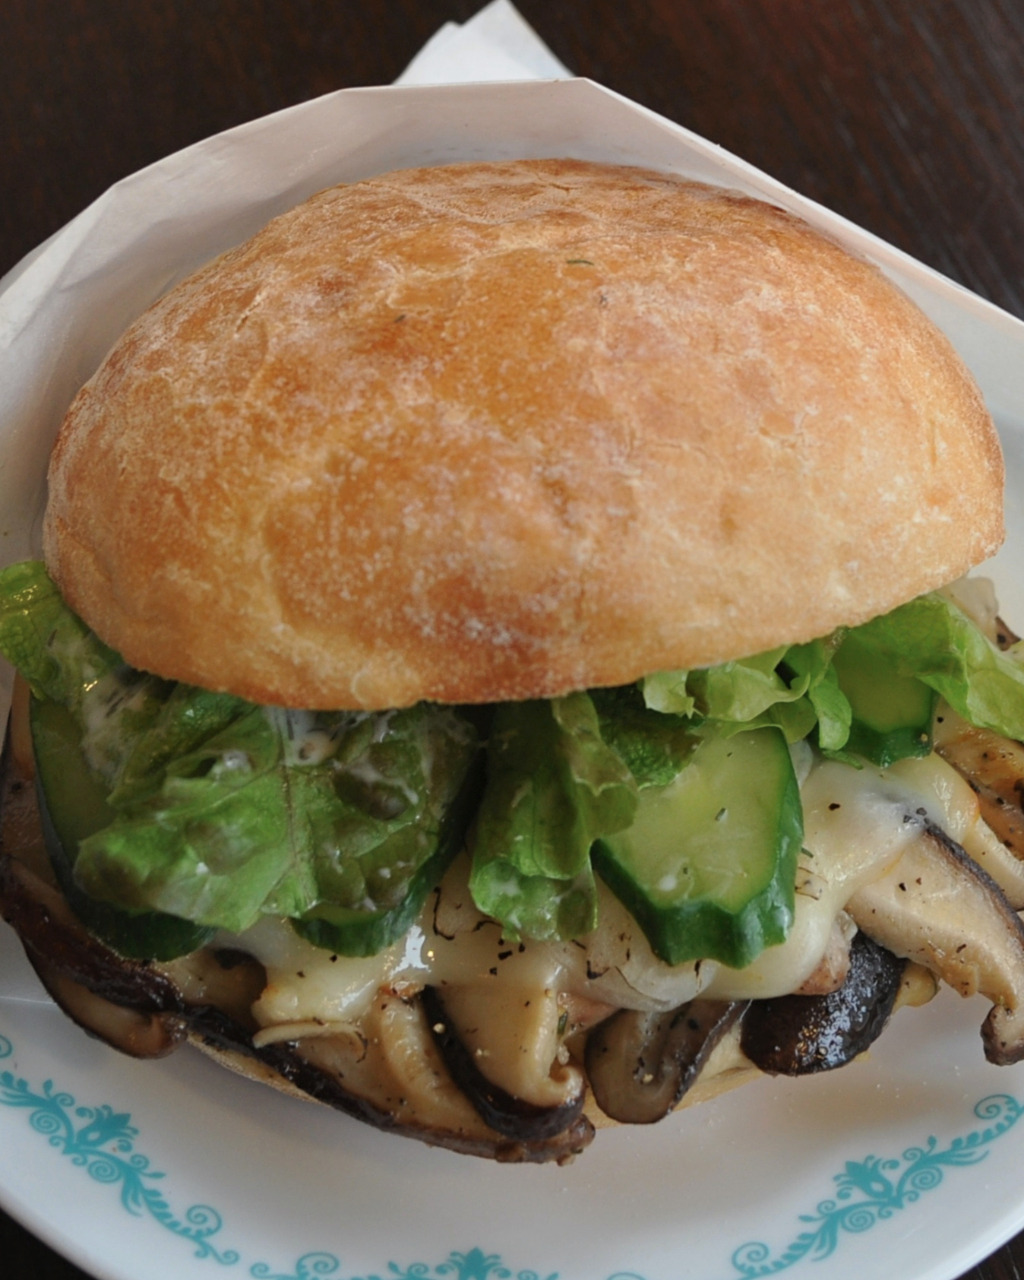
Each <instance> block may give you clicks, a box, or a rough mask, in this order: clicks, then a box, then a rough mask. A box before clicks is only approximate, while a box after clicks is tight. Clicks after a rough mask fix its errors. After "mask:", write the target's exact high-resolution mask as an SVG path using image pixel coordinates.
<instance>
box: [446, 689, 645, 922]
mask: <svg viewBox="0 0 1024 1280" xmlns="http://www.w3.org/2000/svg"><path fill="white" fill-rule="evenodd" d="M636 803H637V785H636V782H635V781H634V779H633V777H632V775H631V773H630V771H629V769H628V768H627V767H626V765H625V764H624V762H623V761H622V759H621V757H620V756H619V755H618V754H617V753H616V752H615V751H613V750H612V749H611V748H610V747H609V746H608V745H607V744H606V743H605V742H604V740H603V738H602V736H601V731H600V724H599V721H598V717H597V712H596V710H595V707H594V704H593V702H592V701H591V699H590V697H589V696H588V695H587V694H585V693H574V694H570V695H569V696H568V697H565V698H556V699H554V700H553V701H550V702H517V703H503V704H501V705H500V706H499V707H498V708H497V710H496V712H495V716H494V721H493V723H492V726H491V733H490V742H489V746H488V753H487V786H486V789H485V791H484V795H483V799H482V800H481V803H480V810H479V813H478V815H477V820H476V834H475V837H474V841H473V866H472V870H471V873H470V881H469V886H470V891H471V893H472V895H473V899H474V901H475V902H476V904H477V906H478V907H479V908H480V910H481V911H483V912H484V913H485V914H487V915H490V916H494V917H495V919H497V920H500V921H501V923H502V924H503V925H504V926H505V928H506V931H507V932H508V933H509V934H510V935H512V936H515V935H525V936H527V937H532V938H574V937H579V936H580V935H581V934H584V933H588V932H589V931H590V930H591V929H593V928H594V926H595V924H596V923H597V896H596V890H595V886H594V875H593V871H592V869H591V865H590V849H591V846H592V845H593V843H594V841H595V840H596V839H598V837H599V836H601V835H607V834H611V833H612V832H614V831H621V830H622V829H623V828H625V827H627V826H629V824H630V822H631V821H632V820H633V815H634V813H635V812H636Z"/></svg>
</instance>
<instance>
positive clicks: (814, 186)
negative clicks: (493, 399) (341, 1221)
mask: <svg viewBox="0 0 1024 1280" xmlns="http://www.w3.org/2000/svg"><path fill="white" fill-rule="evenodd" d="M479 7H480V4H479V3H478V0H464V2H463V0H361V2H360V3H351V2H350V0H334V2H333V3H331V4H326V3H322V2H320V3H318V2H317V0H145V2H144V3H140V2H139V0H3V3H2V4H0V272H3V271H6V270H7V269H8V268H9V267H11V266H13V265H14V263H15V262H16V261H17V260H18V259H19V258H20V257H21V256H22V255H23V254H25V253H26V252H28V251H29V250H30V249H32V248H33V247H34V246H35V245H36V244H38V243H39V242H40V241H41V240H43V239H44V238H45V237H46V236H48V235H49V234H50V233H51V232H53V231H55V230H56V229H57V228H59V227H60V226H61V225H62V224H63V223H64V222H66V221H67V220H68V219H69V218H70V217H72V216H73V215H74V214H76V213H77V212H79V211H80V210H81V209H82V208H83V207H84V206H85V205H86V204H87V203H88V202H89V201H90V200H92V199H93V198H94V197H95V196H97V195H99V194H100V193H101V192H102V191H103V190H104V189H105V188H106V187H107V186H109V185H110V184H111V183H112V182H114V181H116V180H117V179H118V178H121V177H123V176H124V175H126V174H128V173H131V172H133V171H134V170H136V169H138V168H140V167H141V166H143V165H145V164H148V163H149V162H151V161H154V160H157V159H159V158H160V157H162V156H164V155H166V154H167V153H168V152H170V151H173V150H176V149H177V148H179V147H182V146H185V145H187V144H188V143H191V142H194V141H196V140H198V139H200V138H203V137H205V136H207V135H209V134H211V133H215V132H217V131H218V130H221V129H224V128H227V127H228V126H231V125H234V124H238V123H241V122H243V121H245V120H249V119H251V118H253V117H256V116H259V115H262V114H264V113H266V112H268V111H273V110H275V109H277V108H279V107H284V106H288V105H290V104H292V103H296V102H300V101H303V100H305V99H308V98H311V97H315V96H316V95H318V94H321V93H325V92H328V91H330V90H334V89H339V88H343V87H347V86H351V85H367V84H382V83H387V82H389V81H391V80H392V79H394V77H395V76H396V75H398V74H399V73H400V72H401V71H402V69H403V67H404V66H405V65H406V63H407V62H408V61H409V59H410V58H411V57H412V56H413V54H414V53H415V52H416V51H417V50H418V49H419V48H420V46H421V45H422V44H423V43H424V41H425V40H426V39H427V38H428V37H429V36H430V35H431V34H432V33H433V32H434V31H435V30H436V29H437V28H438V27H439V26H440V25H441V24H442V23H443V22H445V21H448V20H455V21H465V20H466V19H467V18H469V17H471V16H472V14H473V13H474V12H475V11H476V10H477V9H478V8H479ZM518 8H519V10H520V12H521V13H522V14H523V16H524V17H525V18H526V19H527V20H528V21H529V22H530V23H531V24H532V25H533V27H534V28H535V30H536V31H537V32H538V33H539V34H540V35H541V36H542V37H543V39H544V40H545V41H546V42H547V44H548V45H549V47H550V48H551V49H552V51H553V52H554V53H555V54H556V55H557V56H558V57H559V58H560V59H562V61H563V62H565V63H566V64H567V65H568V66H569V67H570V68H571V69H572V70H573V71H574V72H576V73H578V74H580V75H585V76H589V77H591V78H593V79H595V80H597V81H600V82H601V83H603V84H605V85H607V86H609V87H610V88H612V89H615V90H617V91H619V92H621V93H623V94H625V95H626V96H628V97H630V98H632V99H634V100H635V101H637V102H640V103H642V104H644V105H646V106H649V107H651V108H653V109H654V110H656V111H658V112H661V113H662V114H663V115H665V116H667V117H669V118H670V119H672V120H675V121H677V122H679V123H680V124H683V125H686V126H688V127H689V128H691V129H694V130H696V131H697V132H698V133H701V134H703V135H704V136H705V137H707V138H709V139H711V140H712V141H714V142H716V143H719V144H721V145H722V146H724V147H726V148H728V149H729V150H730V151H733V152H735V153H736V154H738V155H739V156H741V157H743V158H744V159H746V160H748V161H751V162H752V163H753V164H755V165H758V166H759V167H761V168H763V169H765V170H767V171H768V172H769V173H771V174H772V175H773V176H775V177H776V178H779V179H780V180H781V181H783V182H785V183H787V184H789V185H790V186H792V187H795V188H796V189H797V190H798V191H801V192H803V193H804V194H806V195H809V196H811V197H813V198H814V199H816V200H819V201H821V202H822V203H823V204H825V205H828V206H829V207H831V208H833V209H835V210H836V211H838V212H839V213H842V214H844V215H845V216H846V217H848V218H850V219H852V220H853V221H854V222H857V223H859V224H861V225H862V226H864V227H866V228H868V229H869V230H871V231H873V232H876V233H877V234H878V235H880V236H882V237H884V238H885V239H887V240H889V241H891V242H892V243H894V244H896V245H898V246H899V247H900V248H902V249H905V250H907V251H908V252H909V253H911V254H913V255H915V256H916V257H918V258H920V259H922V260H923V261H925V262H927V263H929V264H930V265H932V266H934V267H936V268H938V269H939V270H940V271H942V272H945V273H946V274H947V275H949V276H951V277H952V278H953V279H955V280H957V281H959V282H960V283H962V284H964V285H966V286H967V287H968V288H970V289H973V290H975V291H976V292H978V293H979V294H981V295H982V296H983V297H986V298H988V299H990V300H992V301H993V302H995V303H997V304H999V305H1000V306H1002V307H1004V308H1006V309H1007V310H1008V311H1010V312H1013V313H1014V314H1016V315H1018V316H1021V317H1024V4H1022V3H1021V2H1020V0H629V3H623V2H622V0H519V2H518ZM1021 1176H1022V1181H1024V1171H1022V1175H1021ZM211 1266H214V1269H216V1268H215V1264H212V1263H211ZM807 1270H808V1272H810V1271H813V1265H810V1266H808V1268H807ZM877 1274H878V1275H879V1276H881V1275H883V1274H888V1273H885V1272H883V1271H882V1270H880V1271H879V1272H878V1273H877ZM82 1275H83V1273H82V1272H81V1271H79V1270H78V1269H77V1268H76V1267H74V1266H72V1265H71V1264H70V1263H68V1262H67V1261H65V1260H64V1259H62V1258H61V1257H59V1256H58V1255H56V1254H55V1253H53V1252H52V1251H51V1250H50V1249H48V1248H47V1247H45V1246H44V1245H42V1244H41V1243H39V1242H38V1241H37V1240H35V1239H34V1238H33V1237H32V1236H31V1235H30V1234H29V1233H28V1232H26V1231H25V1230H24V1229H23V1228H21V1227H20V1226H19V1225H17V1224H16V1223H14V1222H13V1221H11V1220H10V1219H9V1218H7V1217H5V1216H3V1215H2V1214H0V1276H2V1277H4V1280H21V1278H22V1277H25V1278H28V1277H31V1280H73V1278H75V1280H81V1277H82ZM1022 1275H1024V1236H1022V1237H1019V1238H1018V1239H1017V1240H1015V1241H1013V1242H1011V1243H1010V1244H1008V1245H1007V1246H1005V1247H1004V1248H1002V1249H1001V1250H999V1252H998V1253H996V1254H995V1255H994V1256H993V1257H992V1258H990V1259H989V1260H988V1261H986V1262H985V1263H983V1264H981V1265H980V1266H977V1267H975V1268H974V1269H973V1270H971V1271H970V1272H968V1273H967V1277H968V1278H969V1280H1010V1278H1011V1277H1013V1278H1014V1280H1020V1277H1021V1276H1022ZM794 1277H795V1271H794Z"/></svg>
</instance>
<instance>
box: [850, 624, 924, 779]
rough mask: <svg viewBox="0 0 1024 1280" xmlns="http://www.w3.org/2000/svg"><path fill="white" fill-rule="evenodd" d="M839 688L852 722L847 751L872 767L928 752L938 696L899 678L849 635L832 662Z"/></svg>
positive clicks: (915, 681)
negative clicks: (845, 699)
mask: <svg viewBox="0 0 1024 1280" xmlns="http://www.w3.org/2000/svg"><path fill="white" fill-rule="evenodd" d="M833 665H834V667H835V672H836V676H837V677H838V679H839V687H840V689H842V691H843V693H844V694H845V695H846V697H847V699H848V700H849V703H850V707H851V709H852V711H853V723H852V725H851V726H850V737H849V739H848V740H847V744H846V750H847V751H851V752H853V753H854V754H856V755H861V756H864V757H865V759H867V760H870V761H871V762H872V764H877V765H880V766H881V767H882V768H884V767H885V766H886V765H890V764H895V762H896V761H897V760H903V759H906V758H907V757H908V756H926V755H928V753H929V752H930V751H931V749H932V739H931V734H932V717H933V716H934V713H935V702H936V698H937V695H936V693H935V692H934V690H932V689H930V688H929V687H928V686H927V685H926V684H924V683H923V682H922V681H920V680H918V679H917V678H916V677H914V676H908V675H903V674H901V673H900V672H898V671H896V670H895V669H894V668H893V666H892V665H891V663H887V662H886V661H885V660H884V657H883V656H882V655H880V654H878V653H877V652H876V651H875V650H874V649H872V648H870V647H869V646H867V645H865V644H863V643H862V642H861V641H860V639H859V638H858V636H857V634H856V632H852V633H851V634H850V635H848V636H847V638H846V639H845V640H844V641H843V643H842V644H841V645H840V647H839V649H838V651H837V653H836V655H835V657H834V659H833Z"/></svg>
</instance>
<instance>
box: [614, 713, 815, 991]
mask: <svg viewBox="0 0 1024 1280" xmlns="http://www.w3.org/2000/svg"><path fill="white" fill-rule="evenodd" d="M802 839H803V811H802V807H801V803H800V790H799V787H798V785H797V781H796V776H795V774H794V772H793V764H792V760H791V759H790V754H789V749H788V747H787V746H786V742H785V739H784V738H783V736H782V734H781V733H780V732H779V731H778V730H777V729H774V728H763V729H752V730H746V731H743V732H740V733H736V734H732V735H730V736H726V735H725V734H723V733H720V732H716V731H713V730H712V731H705V735H704V736H703V738H702V740H701V742H700V745H699V746H698V747H697V749H696V750H695V752H694V753H693V755H692V756H691V757H690V759H689V761H688V763H687V764H686V765H685V767H684V768H683V769H682V770H681V772H680V773H679V774H678V775H677V776H676V778H675V779H674V781H672V782H671V783H669V784H668V785H667V786H665V787H658V788H653V787H651V788H646V789H645V790H643V791H641V793H640V803H639V807H638V810H637V815H636V819H635V821H634V823H633V825H632V826H631V827H630V828H629V829H628V830H626V831H624V832H621V833H619V834H617V835H614V836H609V837H605V838H604V839H602V840H599V841H598V842H597V843H596V844H595V846H594V850H593V861H594V867H595V869H596V870H597V872H598V874H599V875H600V876H601V877H602V879H603V880H604V881H605V883H606V884H607V885H608V887H609V888H610V889H611V890H612V892H613V893H614V894H615V895H616V896H617V897H618V898H619V899H620V900H621V902H622V903H623V905H624V906H625V907H626V909H627V910H628V911H629V912H630V913H631V914H632V915H633V916H634V918H635V919H636V921H637V922H638V924H639V925H640V927H641V928H642V929H643V931H644V933H645V934H646V936H647V939H648V941H649V942H650V944H651V947H652V949H653V950H654V953H655V954H656V955H657V956H658V957H659V958H660V959H662V960H664V961H666V962H667V963H668V964H682V963H684V962H685V961H688V960H699V959H713V960H718V961H720V962H722V963H723V964H726V965H729V966H730V967H731V968H735V969H739V968H742V967H743V966H744V965H747V964H749V963H750V962H751V961H752V960H753V959H754V958H755V957H756V956H757V955H758V954H759V953H760V952H761V951H763V950H764V948H765V947H768V946H773V945H775V944H777V943H780V942H783V941H784V940H785V938H786V934H787V933H788V930H789V927H790V924H791V923H792V919H793V900H794V884H795V881H796V861H797V855H798V853H799V851H800V845H801V842H802Z"/></svg>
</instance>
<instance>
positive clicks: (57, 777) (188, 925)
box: [29, 697, 214, 960]
mask: <svg viewBox="0 0 1024 1280" xmlns="http://www.w3.org/2000/svg"><path fill="white" fill-rule="evenodd" d="M29 723H30V726H31V729H32V745H33V750H34V753H35V761H36V793H37V796H38V801H39V810H40V816H41V819H42V826H43V834H44V837H45V840H46V848H47V852H48V853H49V855H50V862H51V864H52V866H53V869H54V874H55V875H56V877H57V881H58V883H59V884H60V887H61V890H62V891H63V893H64V896H65V897H66V898H67V900H68V903H69V904H70V906H71V908H72V910H73V911H74V912H75V914H76V915H77V916H78V918H79V919H80V920H81V921H82V922H83V923H84V924H85V925H86V926H87V927H88V928H89V930H90V931H91V932H92V933H94V934H95V935H96V936H97V937H98V938H101V939H102V940H103V941H104V942H106V943H107V944H108V945H109V946H111V947H113V949H114V950H115V951H117V952H119V953H120V954H121V955H124V956H131V957H132V958H135V959H151V960H170V959H173V958H174V957H175V956H181V955H187V954H188V953H189V952H190V951H195V950H196V948H197V947H201V946H202V945H203V944H204V943H206V942H208V941H209V939H210V938H211V937H212V936H213V933H214V930H212V929H206V928H203V927H202V926H201V925H196V924H193V923H192V922H191V921H189V920H182V919H179V918H178V917H177V916H171V915H166V914H163V913H160V912H155V911H128V910H124V909H121V908H119V907H115V906H112V905H110V904H109V903H105V902H98V901H97V900H96V899H95V898H91V897H90V896H89V895H88V894H86V893H84V892H83V891H82V890H81V889H80V888H79V887H78V885H77V883H76V882H75V878H74V865H75V858H76V857H77V855H78V845H79V842H80V841H82V840H84V839H85V838H86V837H87V836H90V835H92V834H93V833H94V832H96V831H101V830H102V829H103V828H104V827H105V826H107V825H108V824H109V823H110V822H112V821H113V819H114V816H115V815H114V811H113V810H112V809H111V808H110V807H109V806H108V805H107V802H106V795H105V793H104V790H103V787H102V786H101V785H100V784H99V783H98V782H97V781H96V779H95V778H94V776H93V775H92V773H91V772H90V771H89V768H88V766H87V764H86V762H85V759H84V757H83V755H82V752H81V749H80V745H79V744H80V742H81V734H80V732H79V730H78V727H77V726H76V724H75V721H74V719H73V717H72V715H71V713H70V712H69V711H67V710H66V709H65V708H64V707H62V706H60V705H59V704H58V703H56V702H50V701H48V700H47V699H44V698H35V697H34V698H33V699H32V701H31V704H30V710H29Z"/></svg>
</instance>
